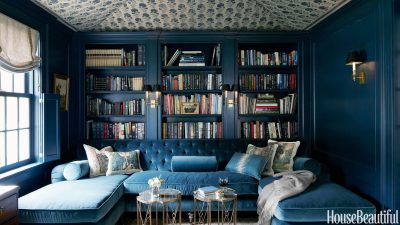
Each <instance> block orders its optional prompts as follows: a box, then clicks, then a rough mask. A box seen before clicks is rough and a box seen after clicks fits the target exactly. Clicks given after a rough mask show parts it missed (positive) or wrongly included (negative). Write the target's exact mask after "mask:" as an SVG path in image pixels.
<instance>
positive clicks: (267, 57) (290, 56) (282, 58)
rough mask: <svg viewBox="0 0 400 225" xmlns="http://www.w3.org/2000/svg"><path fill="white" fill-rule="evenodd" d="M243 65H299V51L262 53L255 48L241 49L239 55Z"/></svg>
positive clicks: (240, 63) (240, 62)
mask: <svg viewBox="0 0 400 225" xmlns="http://www.w3.org/2000/svg"><path fill="white" fill-rule="evenodd" d="M238 60H239V65H241V66H295V65H297V60H298V58H297V51H296V50H293V51H291V52H289V53H287V52H273V53H262V52H261V51H257V50H255V49H249V50H240V55H239V56H238Z"/></svg>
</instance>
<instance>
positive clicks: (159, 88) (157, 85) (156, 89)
mask: <svg viewBox="0 0 400 225" xmlns="http://www.w3.org/2000/svg"><path fill="white" fill-rule="evenodd" d="M154 91H155V92H161V85H159V84H156V85H154Z"/></svg>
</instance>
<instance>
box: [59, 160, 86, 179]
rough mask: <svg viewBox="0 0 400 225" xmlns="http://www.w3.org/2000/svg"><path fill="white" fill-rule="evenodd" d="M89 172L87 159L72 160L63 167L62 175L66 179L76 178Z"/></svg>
mask: <svg viewBox="0 0 400 225" xmlns="http://www.w3.org/2000/svg"><path fill="white" fill-rule="evenodd" d="M88 174H89V163H88V161H87V160H81V161H74V162H70V163H68V164H67V165H66V166H65V167H64V171H63V175H64V177H65V179H66V180H78V179H79V178H81V177H84V176H86V175H88Z"/></svg>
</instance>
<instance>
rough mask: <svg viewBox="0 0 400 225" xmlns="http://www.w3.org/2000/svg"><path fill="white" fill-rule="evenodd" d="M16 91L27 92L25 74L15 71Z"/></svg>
mask: <svg viewBox="0 0 400 225" xmlns="http://www.w3.org/2000/svg"><path fill="white" fill-rule="evenodd" d="M14 92H16V93H25V74H24V73H14Z"/></svg>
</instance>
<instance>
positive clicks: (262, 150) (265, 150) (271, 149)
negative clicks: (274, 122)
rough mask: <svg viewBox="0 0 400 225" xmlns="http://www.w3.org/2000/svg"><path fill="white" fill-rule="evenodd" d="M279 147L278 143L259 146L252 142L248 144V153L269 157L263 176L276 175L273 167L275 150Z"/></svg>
mask: <svg viewBox="0 0 400 225" xmlns="http://www.w3.org/2000/svg"><path fill="white" fill-rule="evenodd" d="M277 148H278V145H277V144H270V145H267V146H265V147H257V146H254V145H252V144H249V145H248V146H247V150H246V153H247V154H253V155H261V156H264V157H266V158H267V159H268V161H267V163H266V164H265V167H264V170H263V171H262V172H261V175H263V176H272V175H274V170H273V169H272V162H273V161H274V157H275V152H276V149H277Z"/></svg>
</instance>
